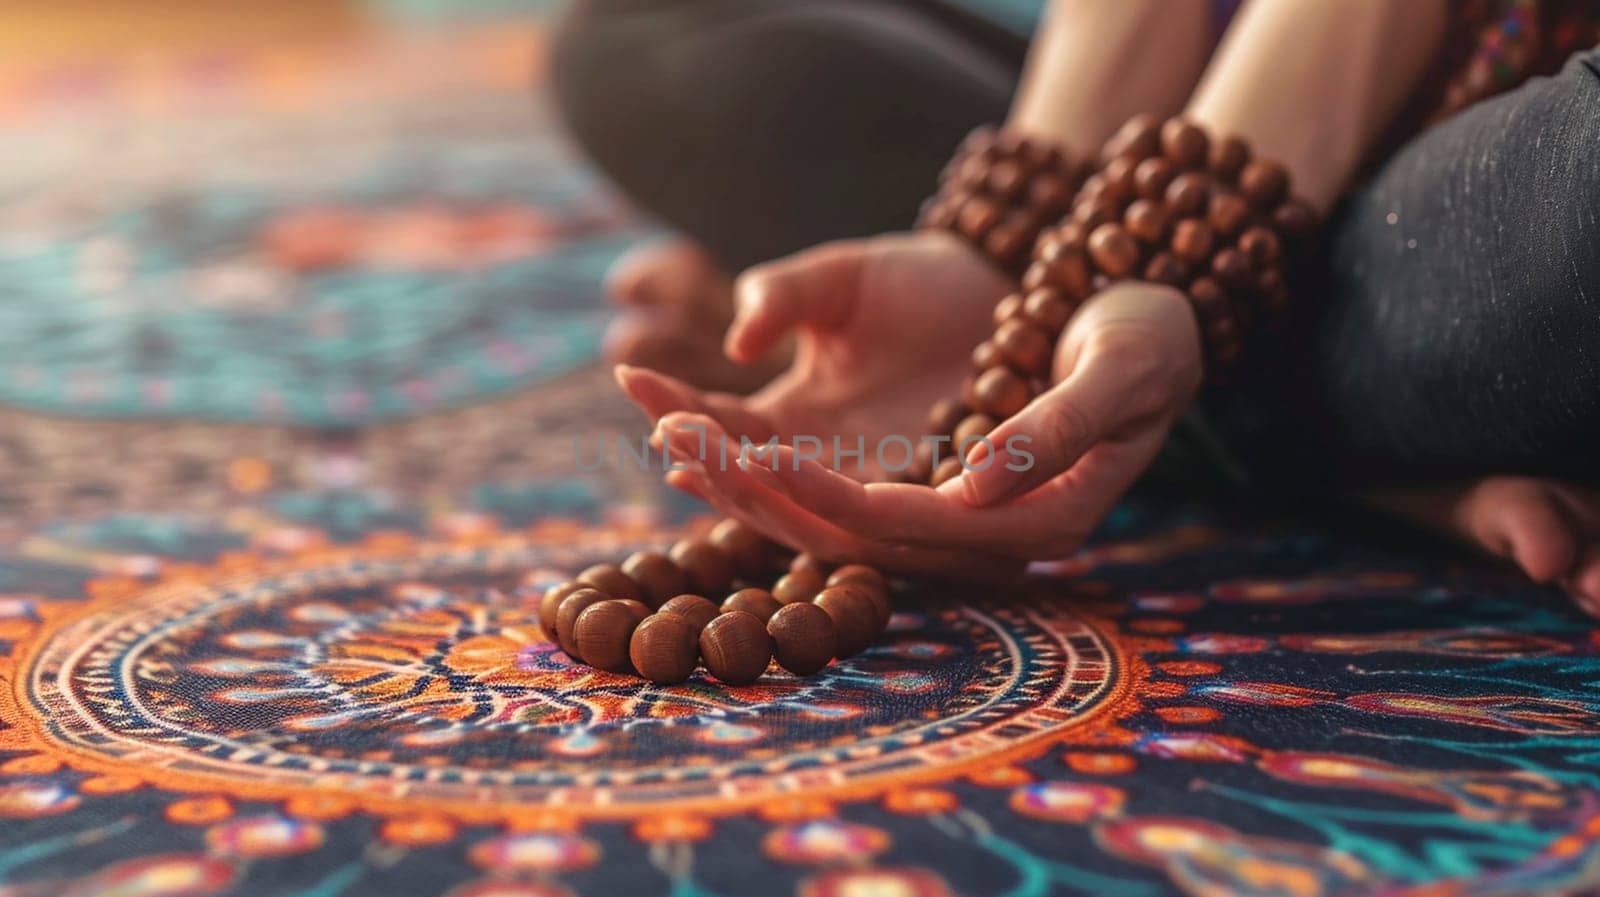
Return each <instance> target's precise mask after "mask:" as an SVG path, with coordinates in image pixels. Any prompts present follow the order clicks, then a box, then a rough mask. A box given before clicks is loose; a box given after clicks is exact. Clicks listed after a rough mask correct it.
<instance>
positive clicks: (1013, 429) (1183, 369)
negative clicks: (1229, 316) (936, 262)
mask: <svg viewBox="0 0 1600 897" xmlns="http://www.w3.org/2000/svg"><path fill="white" fill-rule="evenodd" d="M969 339H970V336H969ZM1200 375H1201V356H1200V336H1199V330H1198V327H1197V325H1196V323H1195V319H1194V314H1193V312H1192V311H1191V309H1190V307H1189V304H1188V301H1187V299H1186V298H1185V297H1184V296H1183V294H1182V293H1180V292H1178V291H1176V290H1173V289H1171V288H1168V287H1162V286H1155V285H1151V284H1143V283H1139V284H1122V285H1118V286H1115V287H1112V288H1110V289H1108V290H1105V291H1103V292H1102V293H1100V294H1098V295H1096V296H1095V297H1093V298H1092V299H1091V300H1090V301H1089V302H1087V303H1086V304H1085V305H1084V306H1083V307H1082V308H1081V309H1080V310H1079V311H1078V313H1077V314H1076V315H1075V316H1074V317H1073V319H1072V321H1071V322H1070V323H1069V324H1068V327H1067V330H1066V331H1065V333H1063V335H1062V338H1061V340H1060V341H1059V343H1058V345H1057V349H1056V358H1055V381H1056V382H1055V385H1054V386H1052V387H1051V388H1050V389H1049V390H1047V391H1046V392H1044V393H1043V394H1042V395H1040V396H1039V397H1037V398H1036V399H1035V400H1034V401H1033V402H1031V403H1030V404H1029V405H1028V406H1027V407H1026V408H1024V409H1023V410H1022V411H1021V412H1019V413H1018V414H1017V415H1016V416H1015V417H1012V418H1011V419H1009V420H1007V421H1004V422H1002V423H1001V424H1000V426H999V427H997V428H996V429H995V430H994V431H993V432H992V433H991V434H990V438H989V442H988V443H987V445H988V446H992V447H993V451H992V452H991V451H989V450H987V449H986V448H985V444H979V445H977V446H974V447H973V448H972V451H971V453H969V456H968V461H969V463H970V464H971V465H973V466H974V467H979V466H981V467H983V468H984V469H982V470H976V469H974V470H968V471H967V472H966V473H964V474H963V475H962V476H960V477H957V478H955V479H952V480H950V481H949V482H947V483H945V484H943V485H941V486H940V487H938V488H937V489H930V488H928V487H925V486H914V485H905V484H887V483H883V484H880V483H874V484H862V483H858V482H855V481H852V480H850V479H849V478H846V477H843V476H840V475H839V474H837V473H836V472H834V471H831V470H829V469H827V468H826V467H825V466H823V465H821V464H818V463H816V462H815V461H809V460H803V459H799V458H797V457H796V455H795V453H794V452H793V451H792V450H791V449H789V448H780V449H779V450H778V452H777V454H776V457H775V459H774V460H773V463H771V464H770V465H767V464H764V463H747V464H745V465H743V466H742V467H739V466H735V467H731V468H727V469H721V470H713V469H712V465H710V464H706V463H699V464H697V463H695V459H687V463H688V467H689V469H688V470H685V471H680V472H678V473H675V474H674V475H673V476H674V477H675V478H676V479H677V480H678V481H679V482H680V484H682V485H685V486H688V487H692V488H693V489H694V490H695V491H697V492H698V493H700V494H702V495H705V496H706V497H707V498H709V499H710V500H712V501H713V503H714V504H717V505H718V507H719V508H720V509H722V510H724V511H726V512H728V513H731V514H734V515H735V516H739V517H741V518H742V519H745V520H746V521H747V522H749V523H751V524H752V525H754V526H756V527H758V528H760V529H762V530H763V531H765V532H767V533H768V534H769V535H773V536H775V537H777V538H780V539H783V540H784V541H787V542H789V543H790V544H792V545H795V546H796V547H799V548H803V549H805V550H807V551H811V552H813V553H816V554H818V555H819V556H822V557H825V558H829V559H839V560H844V559H861V560H866V561H869V562H873V563H878V564H881V565H884V566H887V567H891V568H895V569H901V570H908V571H921V572H943V573H949V572H952V571H958V572H962V571H964V572H966V573H967V575H969V576H970V575H972V574H973V572H975V571H977V570H996V569H998V570H1005V569H1015V567H1016V566H1017V565H1018V564H1020V563H1021V562H1024V561H1027V560H1042V559H1049V558H1058V557H1063V556H1066V555H1069V554H1071V553H1072V552H1074V551H1076V550H1077V549H1078V547H1079V546H1080V545H1081V544H1082V542H1083V540H1084V539H1085V538H1086V537H1087V536H1088V535H1089V533H1090V532H1092V531H1093V529H1094V527H1095V526H1096V525H1097V524H1098V523H1099V522H1100V520H1101V519H1102V518H1103V517H1104V516H1105V515H1106V513H1107V512H1109V511H1110V509H1111V507H1112V506H1113V505H1114V504H1115V503H1116V501H1117V499H1118V498H1119V497H1120V496H1121V495H1122V493H1123V492H1124V491H1126V490H1127V488H1128V487H1129V486H1130V485H1132V483H1133V482H1134V480H1135V479H1137V478H1138V476H1139V474H1141V473H1142V472H1143V471H1144V469H1145V468H1146V467H1147V466H1148V465H1149V464H1150V462H1151V461H1152V460H1153V459H1154V458H1155V455H1156V453H1157V452H1158V451H1159V450H1160V448H1161V445H1162V443H1163V442H1164V441H1165V439H1166V436H1167V433H1168V432H1169V431H1170V429H1171V427H1172V425H1173V423H1174V422H1175V421H1176V420H1177V418H1178V417H1179V415H1181V414H1182V413H1183V411H1184V409H1185V408H1187V407H1188V405H1189V403H1190V402H1191V401H1192V399H1193V397H1194V395H1195V393H1196V391H1197V390H1198V388H1199V384H1200ZM707 423H708V421H707V420H706V419H704V418H698V417H695V416H692V415H674V416H671V417H669V418H666V419H663V420H662V422H661V429H662V431H664V432H665V433H666V434H667V435H671V434H672V433H674V432H680V431H681V430H682V429H683V428H684V427H686V426H688V427H693V426H704V425H706V424H707ZM721 435H722V434H721V433H720V431H718V430H717V429H716V427H715V424H714V423H711V438H712V439H713V440H715V439H717V438H720V437H721ZM1013 437H1019V438H1023V440H1022V441H1021V442H1017V441H1014V440H1013ZM679 438H681V436H680V437H679ZM1008 444H1010V445H1012V446H1015V447H1017V448H1019V449H1022V450H1024V451H1026V452H1027V453H1028V454H1029V455H1031V456H1032V461H1031V463H1023V462H1025V461H1026V459H1025V458H1024V457H1023V456H1022V455H1021V454H1020V453H1017V454H1015V455H1013V454H1010V453H1008V452H1007V451H1006V449H1005V447H1006V446H1007V445H1008ZM986 455H987V456H989V457H990V463H988V464H984V463H983V457H984V456H986ZM752 460H754V459H752ZM762 460H763V461H764V460H765V459H762ZM1008 463H1009V468H1008ZM1010 468H1023V469H1010ZM997 560H999V561H1000V562H999V563H996V561H997ZM1005 561H1010V562H1012V563H1010V564H1007V563H1005ZM984 564H987V565H988V566H982V565H984Z"/></svg>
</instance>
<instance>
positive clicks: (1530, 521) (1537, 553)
mask: <svg viewBox="0 0 1600 897" xmlns="http://www.w3.org/2000/svg"><path fill="white" fill-rule="evenodd" d="M1461 513H1462V514H1463V515H1464V517H1465V519H1463V520H1462V521H1461V522H1462V525H1463V528H1464V529H1466V530H1467V532H1469V533H1470V534H1471V535H1472V536H1473V538H1475V539H1477V540H1478V542H1479V543H1480V544H1482V545H1483V546H1484V547H1485V548H1486V549H1488V550H1489V551H1492V552H1494V553H1496V554H1499V555H1501V556H1503V557H1509V558H1511V559H1513V560H1515V561H1516V563H1517V565H1518V566H1519V567H1521V568H1522V569H1523V571H1524V572H1526V573H1527V574H1528V576H1529V577H1530V578H1531V579H1533V581H1535V582H1539V583H1550V582H1554V581H1555V580H1557V579H1558V578H1560V577H1562V576H1565V575H1566V574H1568V573H1569V572H1570V571H1571V570H1572V569H1573V566H1574V565H1575V564H1576V563H1577V560H1578V547H1579V546H1578V533H1577V527H1576V525H1575V524H1574V523H1573V521H1572V520H1571V519H1570V518H1569V517H1568V515H1567V514H1566V513H1565V512H1564V510H1563V508H1562V507H1561V505H1560V504H1559V503H1558V502H1557V501H1556V499H1555V497H1554V496H1553V495H1552V494H1551V493H1550V492H1549V490H1548V489H1546V488H1545V486H1544V484H1542V483H1540V482H1539V481H1538V480H1530V479H1521V478H1512V477H1499V478H1494V479H1489V480H1485V481H1484V482H1483V483H1481V484H1479V486H1478V487H1477V488H1476V489H1474V490H1473V491H1472V494H1471V495H1470V496H1469V497H1468V500H1467V501H1466V502H1465V503H1463V505H1462V507H1461Z"/></svg>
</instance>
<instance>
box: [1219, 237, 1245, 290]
mask: <svg viewBox="0 0 1600 897" xmlns="http://www.w3.org/2000/svg"><path fill="white" fill-rule="evenodd" d="M1211 274H1212V276H1213V277H1215V278H1216V279H1217V280H1219V281H1221V282H1222V284H1223V285H1224V286H1229V287H1233V288H1234V289H1240V288H1243V287H1245V286H1248V285H1249V284H1250V282H1251V281H1252V280H1253V279H1254V277H1255V271H1254V269H1252V268H1251V267H1250V260H1249V259H1248V258H1246V257H1245V254H1244V253H1242V252H1240V251H1239V250H1237V249H1234V248H1233V247H1231V246H1230V247H1228V248H1226V249H1223V250H1220V251H1219V252H1217V254H1216V255H1214V256H1212V257H1211Z"/></svg>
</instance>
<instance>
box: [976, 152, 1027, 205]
mask: <svg viewBox="0 0 1600 897" xmlns="http://www.w3.org/2000/svg"><path fill="white" fill-rule="evenodd" d="M984 185H985V186H986V187H987V188H988V192H989V193H990V194H992V195H993V196H994V197H995V198H997V199H999V200H1000V201H1001V202H1011V201H1012V200H1014V199H1016V198H1017V197H1018V196H1019V195H1021V193H1022V189H1023V188H1024V187H1026V186H1027V185H1028V172H1027V169H1025V168H1023V167H1022V164H1021V163H1019V162H1018V161H1017V160H1015V159H1001V160H1000V161H998V162H996V163H994V164H993V165H992V166H990V167H989V176H988V177H987V178H985V179H984Z"/></svg>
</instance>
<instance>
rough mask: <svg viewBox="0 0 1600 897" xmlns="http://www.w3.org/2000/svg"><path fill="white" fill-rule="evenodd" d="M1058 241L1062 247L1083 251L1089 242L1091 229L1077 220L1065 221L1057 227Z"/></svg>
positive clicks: (1056, 235)
mask: <svg viewBox="0 0 1600 897" xmlns="http://www.w3.org/2000/svg"><path fill="white" fill-rule="evenodd" d="M1055 237H1056V242H1057V243H1059V244H1060V245H1061V248H1062V249H1064V250H1065V249H1075V250H1077V251H1078V252H1082V251H1083V250H1084V247H1085V246H1087V245H1088V244H1089V229H1088V228H1086V227H1084V226H1083V225H1082V224H1080V223H1079V222H1076V221H1063V222H1061V225H1060V226H1059V227H1057V228H1056V229H1055Z"/></svg>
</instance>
